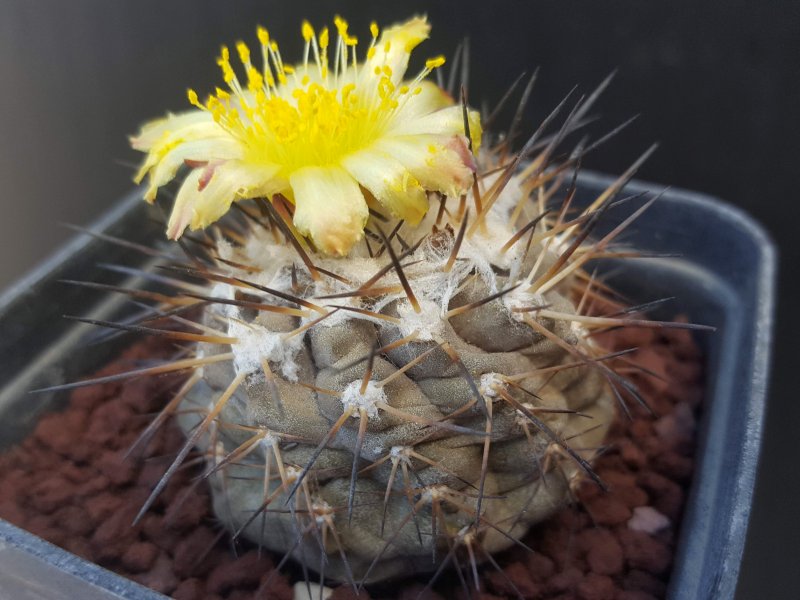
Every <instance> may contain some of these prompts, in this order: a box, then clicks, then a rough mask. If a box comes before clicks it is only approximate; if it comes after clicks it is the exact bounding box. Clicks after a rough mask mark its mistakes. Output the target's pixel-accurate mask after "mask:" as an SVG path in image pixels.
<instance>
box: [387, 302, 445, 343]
mask: <svg viewBox="0 0 800 600" xmlns="http://www.w3.org/2000/svg"><path fill="white" fill-rule="evenodd" d="M419 305H420V308H421V310H420V312H416V311H415V310H414V307H413V306H412V305H411V302H409V301H408V300H403V301H402V302H398V304H397V314H398V316H399V317H400V333H401V335H402V336H403V337H406V336H409V335H411V334H412V333H416V334H417V339H418V340H420V341H424V342H428V341H431V340H435V339H437V338H438V337H439V336H441V334H442V333H443V332H444V320H443V317H444V315H443V314H442V309H441V306H440V305H439V304H437V303H436V302H433V301H431V300H426V299H424V298H423V299H421V300H419Z"/></svg>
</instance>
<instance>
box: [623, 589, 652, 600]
mask: <svg viewBox="0 0 800 600" xmlns="http://www.w3.org/2000/svg"><path fill="white" fill-rule="evenodd" d="M616 600H658V599H657V598H656V597H655V596H653V595H652V594H648V593H647V592H640V591H638V590H622V591H621V592H619V593H618V594H617V598H616Z"/></svg>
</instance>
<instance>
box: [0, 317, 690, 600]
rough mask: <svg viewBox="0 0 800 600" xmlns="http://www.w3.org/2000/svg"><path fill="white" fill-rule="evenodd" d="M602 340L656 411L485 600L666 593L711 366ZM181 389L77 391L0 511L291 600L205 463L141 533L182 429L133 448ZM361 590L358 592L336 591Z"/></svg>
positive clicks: (150, 573)
mask: <svg viewBox="0 0 800 600" xmlns="http://www.w3.org/2000/svg"><path fill="white" fill-rule="evenodd" d="M606 344H607V345H610V346H613V347H614V349H622V348H630V347H634V346H635V347H638V348H640V350H638V351H637V352H636V354H634V355H631V357H629V358H630V360H631V362H632V363H636V364H637V365H639V366H641V367H643V368H644V369H647V370H649V371H650V372H652V373H655V374H656V375H657V376H658V377H653V376H651V375H644V374H643V372H642V371H641V370H638V369H635V368H631V370H630V372H626V373H625V374H626V376H628V377H629V378H630V379H631V380H632V381H634V382H635V383H636V384H637V386H639V388H640V390H641V391H642V393H643V396H644V397H645V398H646V399H647V401H648V402H649V403H650V405H651V406H652V408H653V410H654V412H655V414H656V415H657V416H655V417H652V416H649V415H648V414H647V413H646V412H645V411H644V410H643V409H640V408H638V407H636V406H632V407H631V410H632V414H633V418H632V419H631V420H629V419H627V418H625V417H620V418H619V419H618V420H617V422H616V423H615V424H614V426H613V427H612V430H611V432H610V437H609V439H608V450H607V452H605V454H604V455H603V456H601V457H600V458H599V459H598V460H597V461H596V471H597V473H598V474H599V475H600V477H601V478H602V479H603V480H604V481H605V482H606V483H607V484H608V486H609V487H610V491H609V492H608V493H604V492H602V491H601V490H600V489H599V488H597V487H596V486H595V485H593V484H590V483H586V484H583V485H581V487H580V488H579V489H578V490H577V496H578V498H579V500H580V502H579V503H577V504H576V505H575V506H574V507H570V508H567V509H565V510H563V511H562V512H561V513H559V514H558V515H557V516H555V517H554V518H552V519H551V520H550V521H548V522H547V523H545V524H543V525H540V526H538V527H536V528H535V529H533V530H532V531H531V532H530V533H529V535H528V536H527V538H526V539H525V540H524V541H525V543H526V544H527V545H528V546H529V547H531V548H533V549H534V550H535V551H536V552H535V553H533V554H531V553H529V552H527V551H525V550H524V549H521V548H518V547H514V548H513V549H512V550H510V551H507V552H505V553H503V554H501V555H500V556H498V562H499V564H500V565H501V567H502V568H503V571H504V573H503V574H501V573H499V572H497V571H494V570H493V569H492V568H491V567H489V566H486V565H485V566H483V567H482V575H481V577H482V582H481V590H482V592H480V593H478V592H475V591H474V590H473V591H472V592H471V597H472V598H478V599H481V600H494V599H499V598H516V597H518V596H517V594H516V592H515V591H514V589H513V587H512V586H511V585H510V584H509V581H511V582H513V584H514V586H515V587H516V588H517V590H519V592H520V593H521V594H522V596H524V597H525V598H528V599H539V598H543V599H544V598H546V599H559V600H567V599H581V600H652V599H654V598H663V597H664V595H665V591H666V582H667V580H668V578H669V573H670V567H671V564H672V556H673V549H674V544H675V539H676V533H677V527H678V525H679V523H680V517H681V512H682V510H683V504H684V497H685V492H686V489H687V487H688V484H689V482H690V479H691V476H692V470H693V468H694V462H693V459H692V456H693V451H694V441H695V440H694V433H695V415H696V412H697V408H698V405H699V403H700V401H701V398H702V392H703V389H702V357H701V356H700V353H699V350H698V349H697V346H696V345H695V344H694V342H693V341H692V339H691V336H690V335H689V334H688V333H687V332H686V331H683V330H675V329H669V330H668V329H665V330H649V329H640V330H627V331H622V332H619V331H617V332H614V333H613V336H609V337H608V339H607V340H606ZM172 351H173V348H172V347H170V346H168V345H166V344H164V343H163V342H160V341H156V340H146V341H143V342H139V343H137V344H136V345H133V346H132V347H131V348H129V349H128V350H127V351H126V352H125V353H124V354H123V355H122V356H121V357H120V358H118V359H117V360H116V361H114V362H113V363H112V364H110V365H109V366H107V367H106V368H105V369H103V370H102V371H100V372H99V373H98V375H108V374H112V373H117V372H120V371H124V370H129V369H131V368H133V367H134V366H136V365H137V361H141V360H144V359H153V358H154V357H163V356H166V355H167V354H168V353H169V352H172ZM179 383H180V380H179V378H178V377H176V376H169V377H161V378H148V379H140V380H132V381H128V382H126V383H119V382H115V383H110V384H107V385H101V386H95V387H89V388H82V389H78V390H75V391H74V392H73V393H72V395H71V400H70V402H69V405H68V407H67V409H66V410H64V411H63V412H60V413H56V414H47V415H45V416H43V417H42V418H41V420H40V421H39V423H38V424H37V426H36V429H35V430H34V431H33V433H32V434H31V435H29V436H28V437H27V438H26V439H25V440H24V441H23V442H22V444H20V445H19V446H17V447H15V448H13V449H11V450H9V451H8V452H6V453H5V454H4V455H2V456H0V478H2V483H3V485H2V486H0V517H2V518H4V519H6V520H8V521H10V522H11V523H14V524H15V525H17V526H19V527H22V528H24V529H27V530H28V531H30V532H32V533H34V534H36V535H38V536H41V537H43V538H44V539H46V540H49V541H50V542H52V543H54V544H57V545H59V546H61V547H63V548H65V549H67V550H69V551H70V552H73V553H75V554H77V555H79V556H82V557H84V558H86V559H88V560H91V561H93V562H96V563H98V564H100V565H102V566H104V567H106V568H108V569H111V570H112V571H115V572H117V573H119V574H121V575H123V576H125V577H128V578H130V579H133V580H134V581H138V582H139V583H142V584H144V585H146V586H148V587H151V588H153V589H155V590H157V591H159V592H162V593H164V594H168V595H172V596H173V597H174V598H178V599H180V600H189V599H194V598H203V599H209V600H213V599H220V598H227V599H230V600H239V599H241V600H244V599H246V598H247V599H249V598H254V597H255V595H256V590H258V589H259V587H260V586H261V585H262V584H263V583H264V582H265V581H267V578H269V577H270V575H272V577H271V582H270V586H269V590H262V593H261V595H260V596H259V597H260V598H265V599H266V598H269V599H276V600H278V599H286V600H289V599H291V598H292V596H293V593H292V582H291V581H290V579H289V576H288V575H285V574H281V575H277V574H275V573H273V570H274V565H275V564H276V562H277V560H276V559H275V558H273V557H271V556H270V555H268V554H264V555H262V556H260V557H259V555H258V552H257V551H256V550H255V549H252V548H246V547H240V548H239V549H238V550H239V551H238V555H237V554H234V552H233V551H232V549H231V545H230V542H229V540H228V537H227V536H226V535H225V534H224V533H223V532H222V531H221V530H220V528H219V527H218V526H217V524H216V523H215V520H214V517H213V515H212V514H211V509H210V500H209V496H208V493H207V491H206V490H205V489H203V487H202V486H193V477H194V476H195V475H196V474H197V470H196V469H191V468H184V469H182V470H181V471H179V472H178V474H177V475H176V476H175V477H173V479H172V480H171V481H170V483H169V485H168V486H167V488H166V490H165V492H164V493H162V495H161V496H160V497H159V499H158V500H157V501H156V503H155V505H154V506H153V508H152V509H151V510H150V511H149V512H148V513H147V514H146V515H145V516H144V517H143V518H142V519H141V521H140V522H139V523H138V524H137V525H135V526H131V523H132V522H133V520H134V517H135V516H136V514H137V512H138V511H139V509H140V507H141V506H142V504H143V503H144V501H145V498H147V496H148V494H149V491H150V490H151V489H152V488H153V486H154V485H155V483H156V482H157V481H158V479H159V477H160V476H161V474H162V473H163V471H164V470H165V468H166V467H167V465H168V464H169V462H170V460H171V458H172V457H173V456H174V455H175V453H176V452H177V450H178V449H179V448H180V446H181V443H182V441H183V438H182V436H181V434H180V432H179V431H178V430H177V428H175V427H166V428H162V429H161V430H159V432H158V433H157V434H156V435H155V437H154V438H153V440H152V441H151V443H150V444H149V445H148V446H147V448H146V449H145V450H144V451H143V452H140V453H139V454H137V455H136V458H128V459H126V458H125V454H126V452H127V450H128V449H129V448H130V447H131V445H132V444H133V443H134V441H135V440H136V439H137V436H138V435H139V433H140V432H141V431H142V429H143V428H144V427H145V426H146V425H147V424H148V423H149V422H150V420H151V419H152V416H153V414H154V413H155V412H157V410H158V409H159V408H160V407H161V406H163V405H164V403H165V402H166V401H167V400H168V399H169V397H170V395H171V394H172V393H174V391H175V390H176V387H177V386H178V384H179ZM186 492H190V493H186ZM178 499H181V502H176V500H178ZM170 507H172V509H170ZM175 507H179V508H178V509H176V508H175ZM424 582H425V580H424V579H423V580H420V581H416V582H415V581H412V582H409V583H407V584H405V585H404V586H400V588H401V591H399V592H398V586H397V585H393V586H392V587H391V588H389V587H385V588H375V589H372V590H371V594H372V595H369V594H368V593H367V592H365V591H362V593H361V595H360V596H358V597H359V598H362V599H364V598H373V599H375V600H377V599H378V598H400V599H402V600H411V599H412V598H416V597H417V596H418V595H419V594H420V592H422V591H423V589H424V585H425V583H424ZM355 597H356V596H355V595H354V593H353V591H352V590H351V589H350V588H349V587H347V586H341V587H339V588H337V589H336V590H335V591H334V594H333V596H332V598H333V599H334V600H344V599H345V598H355ZM422 597H423V598H428V599H429V600H430V599H442V598H448V597H455V598H466V597H467V593H466V592H465V591H463V590H462V589H461V585H460V583H459V580H458V578H456V577H455V576H454V575H453V574H452V573H451V574H449V575H448V576H446V577H444V578H443V579H442V580H441V581H439V582H437V584H436V585H435V586H434V589H433V591H426V592H425V593H424V594H423V595H422Z"/></svg>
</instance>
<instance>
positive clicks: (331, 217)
mask: <svg viewBox="0 0 800 600" xmlns="http://www.w3.org/2000/svg"><path fill="white" fill-rule="evenodd" d="M289 183H290V184H291V187H292V191H293V192H294V201H295V211H294V225H295V227H297V229H298V230H299V231H300V233H302V234H303V235H308V236H310V237H311V239H312V240H313V241H314V244H315V245H316V246H317V247H318V248H319V249H320V250H322V251H323V252H327V253H328V254H338V255H344V254H347V252H348V251H349V250H350V248H352V247H353V244H355V243H356V242H357V241H359V240H360V239H361V237H362V236H363V234H364V225H365V224H366V222H367V217H369V211H368V209H367V203H366V201H365V200H364V195H363V194H362V193H361V189H359V187H358V184H357V183H356V181H355V180H354V179H353V178H352V177H351V176H350V175H349V174H348V173H347V171H345V170H344V169H342V168H341V167H337V166H328V167H304V168H302V169H298V170H297V171H295V172H294V173H292V174H291V175H290V176H289Z"/></svg>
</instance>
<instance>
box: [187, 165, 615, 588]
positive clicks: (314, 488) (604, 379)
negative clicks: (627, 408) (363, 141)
mask: <svg viewBox="0 0 800 600" xmlns="http://www.w3.org/2000/svg"><path fill="white" fill-rule="evenodd" d="M520 193H521V192H520V190H519V186H518V185H517V183H516V181H515V180H512V182H511V184H510V185H508V186H506V187H505V190H504V192H503V194H502V195H501V196H500V198H499V200H498V201H497V202H495V205H494V206H493V207H492V210H491V211H488V212H487V213H486V214H484V215H483V216H482V220H481V223H480V225H477V224H475V226H472V224H469V223H468V222H467V221H468V216H467V215H468V211H463V210H460V208H459V206H461V207H462V208H463V203H462V204H461V205H459V199H453V200H447V201H446V202H445V201H444V200H443V201H442V202H443V203H444V204H443V206H444V210H439V211H436V210H431V211H430V213H429V215H428V216H427V217H426V218H425V220H423V222H422V223H421V224H419V225H418V226H416V227H409V226H402V227H401V228H400V229H399V230H398V233H397V234H396V235H394V237H392V238H391V239H389V240H388V242H387V237H383V238H382V239H381V237H380V235H379V234H380V233H381V232H379V229H380V228H381V227H384V228H386V229H387V231H388V230H390V228H394V227H395V225H396V223H393V222H389V223H382V222H371V223H370V224H368V227H367V228H368V235H369V232H370V231H371V232H372V233H373V234H374V235H373V237H372V238H371V239H370V238H367V240H366V241H365V242H364V243H363V244H360V245H359V246H358V247H357V248H356V249H355V250H354V251H353V252H351V254H350V255H349V256H347V257H343V258H331V257H324V256H321V255H318V254H315V253H313V252H310V253H309V256H310V258H311V260H312V261H313V265H315V266H313V267H309V266H308V265H306V264H304V262H303V261H301V260H300V259H299V257H298V254H297V253H296V252H295V250H293V249H292V247H291V245H290V244H288V243H287V242H286V241H285V240H282V239H279V236H276V235H275V233H274V232H270V231H268V230H267V229H268V228H262V229H259V228H257V227H251V228H250V229H249V230H248V234H247V235H248V237H247V239H246V241H245V242H243V243H239V244H237V245H232V244H229V243H222V242H220V243H219V244H218V247H217V250H218V252H219V254H220V256H221V257H222V258H224V259H225V261H226V262H225V264H227V265H231V266H230V267H229V268H228V269H227V271H223V270H222V269H217V270H216V271H215V273H216V274H217V276H216V277H215V278H214V280H213V283H212V284H211V286H210V287H209V289H208V290H207V297H208V298H209V299H212V301H209V303H208V304H207V305H206V308H205V309H204V313H203V317H202V323H203V324H204V326H205V327H206V328H207V329H208V330H209V331H214V332H217V333H221V334H223V335H225V336H227V340H228V341H226V342H224V343H210V342H202V343H199V344H198V345H197V347H196V353H197V355H198V356H199V357H202V358H204V359H205V358H211V357H213V356H215V355H217V356H221V357H223V358H224V357H225V355H231V357H230V360H227V359H226V360H219V361H217V362H208V364H205V365H204V366H203V367H202V368H201V369H198V371H197V372H196V374H195V377H194V380H193V381H192V384H191V385H190V386H188V388H187V389H188V391H187V392H186V394H185V397H184V399H183V402H182V405H181V411H180V414H181V415H182V416H181V417H180V419H179V420H180V423H181V426H182V427H183V428H184V430H185V432H186V434H187V436H192V435H193V433H194V432H196V431H198V426H199V424H200V422H201V420H204V419H205V420H206V425H207V427H206V428H204V429H203V434H202V435H201V436H198V435H195V436H194V437H195V438H196V441H197V444H198V445H199V447H200V449H201V451H202V452H203V453H204V455H205V456H206V460H207V463H208V473H209V477H208V480H209V481H210V483H211V487H212V490H213V503H214V512H215V514H216V516H217V517H218V519H219V520H220V521H221V522H222V523H223V524H224V525H225V526H226V527H227V528H228V529H229V530H230V531H232V532H236V533H237V534H238V535H239V536H241V537H243V538H246V539H248V540H250V541H251V542H253V543H255V544H258V545H259V546H262V547H264V548H267V549H269V550H272V551H275V552H276V553H279V554H283V555H286V554H288V555H290V556H291V557H293V558H294V559H296V560H297V561H301V562H302V563H304V564H305V565H307V567H308V568H309V569H312V570H314V571H317V572H322V573H323V574H324V576H325V577H327V578H330V579H333V580H339V581H361V580H365V581H368V582H374V581H379V580H384V579H388V578H394V577H399V576H402V575H407V574H409V573H416V572H421V571H432V570H435V569H437V567H439V566H440V565H442V564H443V563H445V562H447V561H449V560H450V559H452V556H453V555H454V553H469V554H471V555H472V556H473V557H474V558H473V560H476V561H482V560H484V559H485V558H486V556H487V555H488V554H491V553H495V552H498V551H500V550H503V549H505V548H508V547H509V546H511V545H512V544H514V543H516V542H517V541H518V540H520V538H521V537H522V536H524V534H525V533H526V532H527V530H528V529H529V528H530V527H531V525H533V524H535V523H537V522H539V521H542V520H543V519H545V518H547V517H548V516H550V515H551V514H553V513H554V511H556V510H558V509H559V508H560V507H562V506H563V505H564V504H565V503H567V502H568V501H569V500H570V498H571V495H570V491H571V488H572V486H573V485H574V483H575V482H576V481H577V480H579V479H580V478H583V477H586V476H587V475H593V474H592V473H591V469H590V466H589V463H590V461H591V459H592V457H593V456H594V454H595V452H596V450H597V448H598V447H599V446H600V445H601V444H602V440H603V437H604V435H605V433H606V430H607V428H608V426H609V424H610V422H611V420H612V418H613V415H614V399H613V395H612V393H611V389H610V387H609V385H608V375H607V374H606V373H604V371H603V370H602V369H601V368H598V366H597V364H593V363H592V362H591V360H587V359H586V357H595V358H596V357H599V356H601V355H602V354H603V351H602V349H601V348H599V347H597V346H596V345H595V344H594V342H593V341H592V339H593V338H592V337H591V336H589V335H587V332H586V330H584V329H583V327H582V326H581V324H580V323H581V315H579V313H580V311H579V310H578V308H577V306H578V305H579V304H585V302H584V301H585V298H582V294H583V295H585V294H586V293H587V289H588V288H589V287H591V285H590V283H587V281H589V279H588V278H587V277H586V276H585V275H584V274H583V272H582V271H581V269H580V268H575V267H579V266H580V265H575V264H574V263H575V260H576V258H575V257H576V256H579V254H578V253H576V252H574V251H573V249H571V248H570V244H571V242H572V240H573V239H574V236H575V233H576V231H575V230H576V229H578V228H577V227H573V228H572V229H570V228H568V227H560V228H557V227H556V225H557V223H556V222H555V220H551V219H541V220H539V221H538V222H537V225H536V226H535V227H532V228H531V229H530V233H529V235H528V237H525V238H520V240H519V241H514V242H513V243H511V244H510V245H509V242H510V241H512V240H513V237H514V234H515V232H516V231H518V230H519V228H518V227H516V226H512V224H511V223H512V220H516V221H517V222H531V221H532V220H534V219H536V218H537V217H538V216H540V213H539V211H538V208H537V204H536V203H534V202H531V203H529V205H526V208H525V212H524V213H523V214H522V217H524V218H521V219H520V218H519V217H517V218H516V219H513V218H512V212H513V210H514V207H515V206H516V204H517V203H518V202H519V197H520ZM554 231H557V232H558V233H553V232H554ZM368 246H369V247H368ZM387 246H390V247H391V249H389V248H388V247H387ZM237 265H238V266H237ZM241 265H247V266H248V270H247V271H246V272H243V271H242V270H241V268H240V266H241ZM220 275H221V276H220ZM245 282H246V283H245ZM571 316H574V318H575V319H576V320H571ZM228 396H229V399H228ZM220 399H222V400H223V401H220ZM215 411H216V412H215ZM216 413H218V414H216ZM448 557H450V558H448Z"/></svg>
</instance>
